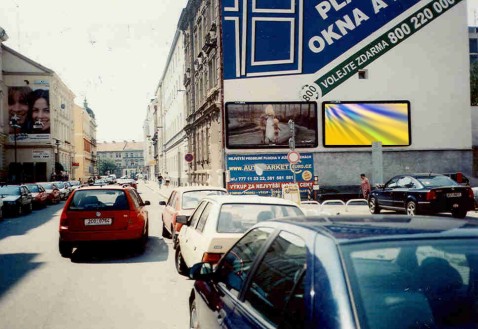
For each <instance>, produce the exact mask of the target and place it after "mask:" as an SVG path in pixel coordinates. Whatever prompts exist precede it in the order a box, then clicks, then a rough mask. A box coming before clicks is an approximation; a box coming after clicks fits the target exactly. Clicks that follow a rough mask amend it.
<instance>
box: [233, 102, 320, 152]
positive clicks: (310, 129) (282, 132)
mask: <svg viewBox="0 0 478 329" xmlns="http://www.w3.org/2000/svg"><path fill="white" fill-rule="evenodd" d="M290 120H292V121H293V122H294V124H295V130H294V131H295V147H297V148H314V147H317V145H318V137H317V134H318V133H317V125H318V120H317V104H316V103H315V102H249V103H246V102H241V103H226V147H227V148H228V149H266V148H267V149H271V148H272V149H273V148H289V139H290V138H291V137H292V131H291V129H290V128H289V124H288V123H289V121H290Z"/></svg>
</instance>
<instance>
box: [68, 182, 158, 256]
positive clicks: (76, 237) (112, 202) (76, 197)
mask: <svg viewBox="0 0 478 329" xmlns="http://www.w3.org/2000/svg"><path fill="white" fill-rule="evenodd" d="M149 204H150V202H149V201H144V202H143V200H142V199H141V197H140V196H139V194H138V192H137V191H136V190H135V189H134V188H131V187H121V186H117V185H106V186H104V187H92V186H89V187H84V188H81V189H77V190H75V191H74V192H73V195H72V196H71V197H70V198H69V199H68V201H67V202H66V203H65V206H64V207H63V211H62V213H61V217H60V227H59V232H60V238H59V244H58V245H59V251H60V254H61V255H62V256H63V257H70V256H71V255H72V252H73V248H75V247H78V246H79V245H81V244H87V243H91V242H93V241H133V242H134V243H135V244H136V246H137V248H138V250H140V251H143V250H144V248H145V245H146V243H147V240H148V236H149V219H148V211H147V210H146V209H145V206H147V205H149Z"/></svg>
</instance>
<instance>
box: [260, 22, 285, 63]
mask: <svg viewBox="0 0 478 329" xmlns="http://www.w3.org/2000/svg"><path fill="white" fill-rule="evenodd" d="M290 30H291V23H290V22H271V21H264V22H261V21H258V22H256V45H255V46H256V47H255V60H256V61H272V60H284V59H289V58H290V44H291V40H290V37H287V36H288V35H289V36H290Z"/></svg>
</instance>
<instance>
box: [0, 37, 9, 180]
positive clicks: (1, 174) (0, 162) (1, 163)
mask: <svg viewBox="0 0 478 329" xmlns="http://www.w3.org/2000/svg"><path fill="white" fill-rule="evenodd" d="M7 40H8V35H7V32H6V31H5V30H4V29H3V28H2V27H0V113H5V112H6V111H7V106H8V97H7V95H8V87H7V85H6V84H5V81H4V77H3V55H2V53H3V47H2V43H3V42H4V41H7ZM4 120H5V116H4V115H0V179H1V180H3V181H5V179H6V177H7V170H6V169H7V163H6V159H5V156H6V151H5V144H6V142H7V138H8V125H5V121H4Z"/></svg>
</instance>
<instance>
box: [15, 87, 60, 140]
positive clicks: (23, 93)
mask: <svg viewBox="0 0 478 329" xmlns="http://www.w3.org/2000/svg"><path fill="white" fill-rule="evenodd" d="M7 109H8V118H9V139H10V140H11V141H13V140H14V139H15V135H16V140H17V142H35V141H44V140H49V139H50V125H51V121H50V93H49V90H48V89H32V88H30V87H29V86H19V87H9V88H8V107H7Z"/></svg>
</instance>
